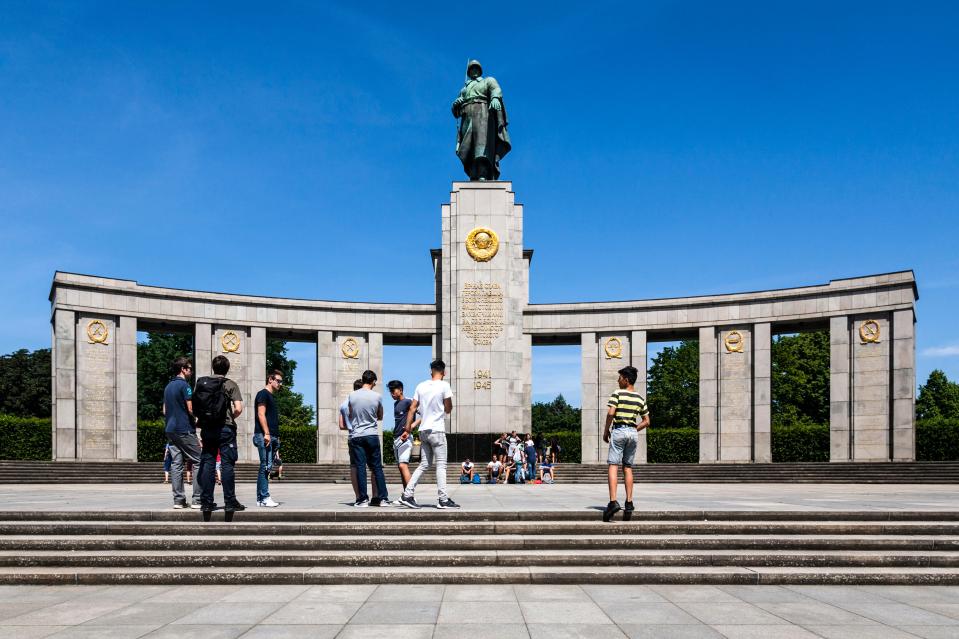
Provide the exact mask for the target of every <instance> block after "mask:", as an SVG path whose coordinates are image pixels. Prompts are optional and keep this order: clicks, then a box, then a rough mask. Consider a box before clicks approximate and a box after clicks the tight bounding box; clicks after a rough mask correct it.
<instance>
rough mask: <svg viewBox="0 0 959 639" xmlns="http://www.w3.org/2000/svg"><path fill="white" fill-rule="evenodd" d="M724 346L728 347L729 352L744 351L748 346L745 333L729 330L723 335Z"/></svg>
mask: <svg viewBox="0 0 959 639" xmlns="http://www.w3.org/2000/svg"><path fill="white" fill-rule="evenodd" d="M723 346H725V347H726V352H727V353H742V352H743V348H744V347H745V346H746V340H745V339H743V334H742V333H740V332H739V331H729V332H728V333H726V336H725V337H723Z"/></svg>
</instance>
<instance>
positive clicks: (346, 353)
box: [340, 337, 360, 359]
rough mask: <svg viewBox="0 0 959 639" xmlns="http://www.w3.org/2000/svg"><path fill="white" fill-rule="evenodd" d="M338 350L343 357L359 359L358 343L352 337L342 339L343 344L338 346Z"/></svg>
mask: <svg viewBox="0 0 959 639" xmlns="http://www.w3.org/2000/svg"><path fill="white" fill-rule="evenodd" d="M340 352H341V353H343V359H359V357H360V345H359V343H358V342H357V341H356V338H354V337H347V338H346V339H345V340H343V345H342V346H341V347H340Z"/></svg>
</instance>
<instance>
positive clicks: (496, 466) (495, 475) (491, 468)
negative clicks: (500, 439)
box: [486, 457, 503, 484]
mask: <svg viewBox="0 0 959 639" xmlns="http://www.w3.org/2000/svg"><path fill="white" fill-rule="evenodd" d="M502 468H503V462H501V461H500V460H498V459H496V458H495V457H494V458H493V459H492V460H490V463H488V464H486V481H488V482H489V483H491V484H495V483H496V482H498V481H499V471H500V470H502Z"/></svg>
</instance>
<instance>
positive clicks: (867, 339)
mask: <svg viewBox="0 0 959 639" xmlns="http://www.w3.org/2000/svg"><path fill="white" fill-rule="evenodd" d="M879 334H880V330H879V322H877V321H876V320H866V321H865V322H863V323H862V324H860V326H859V339H861V340H862V343H863V344H876V343H878V342H879Z"/></svg>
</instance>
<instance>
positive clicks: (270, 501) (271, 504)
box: [256, 497, 280, 508]
mask: <svg viewBox="0 0 959 639" xmlns="http://www.w3.org/2000/svg"><path fill="white" fill-rule="evenodd" d="M256 505H257V506H263V507H264V508H276V507H277V506H279V505H280V504H278V503H277V502H275V501H273V498H272V497H267V498H266V499H264V500H263V501H258V502H256Z"/></svg>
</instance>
